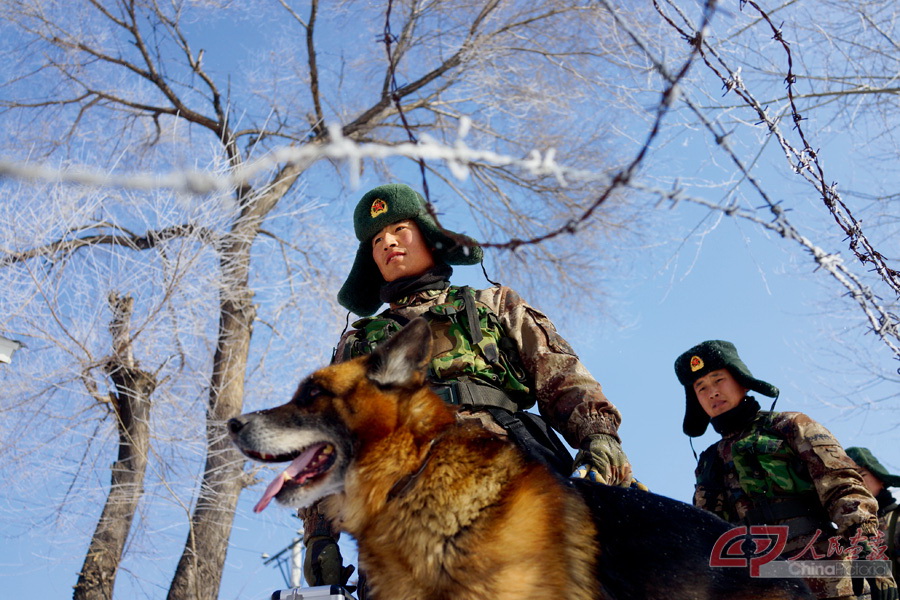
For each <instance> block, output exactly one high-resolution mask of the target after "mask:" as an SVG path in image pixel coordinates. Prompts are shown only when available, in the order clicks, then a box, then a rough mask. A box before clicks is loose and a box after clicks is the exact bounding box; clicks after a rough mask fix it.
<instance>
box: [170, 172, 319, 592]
mask: <svg viewBox="0 0 900 600" xmlns="http://www.w3.org/2000/svg"><path fill="white" fill-rule="evenodd" d="M304 168H305V166H303V165H289V166H287V167H284V168H283V169H282V170H281V172H279V173H278V174H277V175H276V177H275V179H274V182H273V184H272V185H270V186H268V187H267V188H266V192H265V193H263V194H261V195H259V196H256V197H254V198H253V199H250V200H248V201H246V203H245V205H244V206H245V207H244V210H243V211H242V213H241V215H240V217H239V218H238V219H237V221H236V223H235V225H234V226H233V227H232V230H231V234H230V238H231V240H230V243H228V244H225V245H223V248H222V249H221V251H220V252H221V258H220V262H219V264H220V268H221V269H222V284H221V289H220V291H219V298H220V302H219V306H220V315H219V333H218V344H217V346H216V354H215V358H214V359H213V374H212V379H211V382H210V384H211V385H210V392H209V407H208V408H207V415H206V438H207V439H206V441H207V454H206V466H205V468H204V470H203V481H202V482H201V483H200V494H199V497H198V498H197V504H196V506H195V507H194V513H193V515H192V517H191V529H190V531H189V532H188V537H187V542H186V543H185V546H184V552H183V553H182V555H181V560H179V561H178V567H177V568H176V570H175V575H174V576H173V578H172V583H171V585H170V587H169V594H168V597H167V598H168V600H216V598H218V596H219V586H220V585H221V582H222V570H223V568H224V565H225V555H226V552H227V551H228V539H229V537H230V536H231V526H232V523H233V521H234V511H235V508H236V507H237V501H238V496H240V493H241V489H243V466H244V458H243V456H242V455H241V454H240V452H238V451H237V449H236V448H235V447H234V446H233V445H232V443H231V439H230V438H229V437H228V432H227V430H226V428H225V423H226V422H227V421H228V419H230V418H231V417H234V416H237V415H239V414H241V411H242V408H243V403H244V377H245V372H246V369H247V356H248V354H249V350H250V336H251V334H252V329H253V320H254V319H255V318H256V307H255V306H254V305H253V303H252V299H253V292H252V290H251V289H250V286H249V273H250V250H251V248H252V246H253V241H254V240H255V239H256V236H257V234H258V232H259V227H260V223H261V222H262V221H263V219H264V218H265V216H266V215H267V214H268V213H269V211H271V210H272V208H273V207H274V206H275V205H276V204H277V203H278V201H279V200H280V199H281V198H282V197H283V196H284V194H285V193H286V192H287V190H289V189H290V188H291V186H292V185H293V184H294V182H295V181H296V180H297V177H298V176H299V174H300V173H301V172H302V171H303V169H304ZM245 193H249V192H245Z"/></svg>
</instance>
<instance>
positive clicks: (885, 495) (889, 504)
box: [847, 446, 900, 581]
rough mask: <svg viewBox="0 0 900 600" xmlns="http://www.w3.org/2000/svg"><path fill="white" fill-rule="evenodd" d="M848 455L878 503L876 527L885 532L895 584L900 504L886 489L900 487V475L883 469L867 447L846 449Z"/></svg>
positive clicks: (899, 553)
mask: <svg viewBox="0 0 900 600" xmlns="http://www.w3.org/2000/svg"><path fill="white" fill-rule="evenodd" d="M847 456H849V457H850V458H852V459H853V462H855V463H856V464H857V465H858V466H859V469H858V470H859V474H860V475H862V478H863V482H864V483H865V484H866V488H867V489H868V490H869V491H870V492H871V493H872V495H873V496H875V500H876V501H878V524H879V526H880V527H881V531H883V532H884V543H885V544H886V545H887V556H888V558H890V559H891V568H892V569H893V574H894V581H897V579H898V578H900V527H898V526H897V518H898V516H900V505H898V504H897V500H896V499H895V498H894V496H893V494H891V492H890V490H889V489H888V488H890V487H896V488H900V475H894V474H892V473H890V472H889V471H888V470H887V469H885V468H884V466H883V465H882V464H881V463H880V462H878V459H877V458H875V456H874V455H873V454H872V451H871V450H869V449H868V448H859V447H857V446H853V447H850V448H847Z"/></svg>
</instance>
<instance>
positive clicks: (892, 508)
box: [875, 489, 900, 580]
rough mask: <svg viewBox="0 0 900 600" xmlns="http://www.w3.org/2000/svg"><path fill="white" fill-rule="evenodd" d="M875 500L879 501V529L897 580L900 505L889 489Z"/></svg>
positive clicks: (899, 551)
mask: <svg viewBox="0 0 900 600" xmlns="http://www.w3.org/2000/svg"><path fill="white" fill-rule="evenodd" d="M875 499H876V500H878V527H879V528H880V529H881V531H883V532H884V544H885V545H886V546H887V555H888V557H889V558H890V559H891V568H892V569H893V572H894V579H895V580H897V579H898V577H900V505H898V504H897V502H896V500H894V497H893V496H892V495H891V493H890V492H889V491H888V490H887V489H884V490H882V491H881V493H879V494H878V495H877V496H876V497H875Z"/></svg>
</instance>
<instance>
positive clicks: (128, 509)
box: [74, 292, 158, 600]
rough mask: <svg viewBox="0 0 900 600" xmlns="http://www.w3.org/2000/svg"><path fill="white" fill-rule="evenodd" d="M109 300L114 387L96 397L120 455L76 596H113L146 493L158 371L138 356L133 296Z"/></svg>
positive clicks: (113, 296) (110, 370)
mask: <svg viewBox="0 0 900 600" xmlns="http://www.w3.org/2000/svg"><path fill="white" fill-rule="evenodd" d="M109 305H110V308H111V310H112V313H113V317H112V321H111V322H110V333H111V334H112V339H113V353H112V355H111V356H110V358H109V360H108V361H107V363H106V365H104V370H105V371H106V373H107V374H108V375H109V377H110V378H111V379H112V381H113V383H114V385H115V390H114V391H111V392H110V394H109V397H108V399H103V398H98V401H100V402H103V401H104V400H107V401H108V402H110V404H111V405H112V410H113V412H114V413H115V417H116V424H117V427H118V429H119V457H118V460H117V461H116V463H115V464H114V465H113V467H112V481H111V482H110V490H109V496H108V497H107V499H106V504H105V505H104V507H103V512H102V513H101V515H100V520H99V521H98V522H97V529H96V530H95V531H94V536H93V537H92V538H91V544H90V546H89V548H88V552H87V556H86V557H85V560H84V566H83V567H82V569H81V573H79V575H78V583H77V584H76V585H75V595H74V597H75V598H76V599H78V600H86V599H88V598H112V597H113V593H112V592H113V584H114V582H115V575H116V572H117V571H118V569H119V562H120V561H121V558H122V551H123V550H124V548H125V542H126V540H127V539H128V532H129V530H130V529H131V523H132V521H133V520H134V514H135V511H136V510H137V505H138V502H139V501H140V498H141V495H142V494H143V486H144V476H145V474H146V470H147V458H148V456H149V454H150V404H151V402H150V399H151V396H152V395H153V391H154V390H155V389H156V386H157V385H158V382H157V380H156V376H155V375H154V374H153V373H150V372H148V371H144V370H143V369H141V368H140V367H139V366H138V365H137V363H136V362H135V360H134V353H133V351H132V348H131V334H130V325H131V313H132V312H133V311H134V298H132V297H130V296H125V297H121V296H119V295H118V294H117V293H115V292H110V294H109Z"/></svg>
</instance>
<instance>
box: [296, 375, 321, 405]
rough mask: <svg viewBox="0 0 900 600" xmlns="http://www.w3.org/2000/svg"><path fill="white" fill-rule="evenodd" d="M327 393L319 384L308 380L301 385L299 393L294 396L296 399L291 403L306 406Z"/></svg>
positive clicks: (298, 389)
mask: <svg viewBox="0 0 900 600" xmlns="http://www.w3.org/2000/svg"><path fill="white" fill-rule="evenodd" d="M325 393H326V392H325V390H324V389H322V387H320V386H319V385H318V384H317V383H315V382H314V381H311V380H309V379H307V380H306V381H304V382H303V383H301V384H300V387H299V388H297V393H295V394H294V398H293V399H292V400H291V402H293V403H294V404H299V405H300V406H304V405H306V404H309V403H310V402H312V401H313V400H315V399H316V398H318V397H319V396H322V395H323V394H325Z"/></svg>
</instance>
